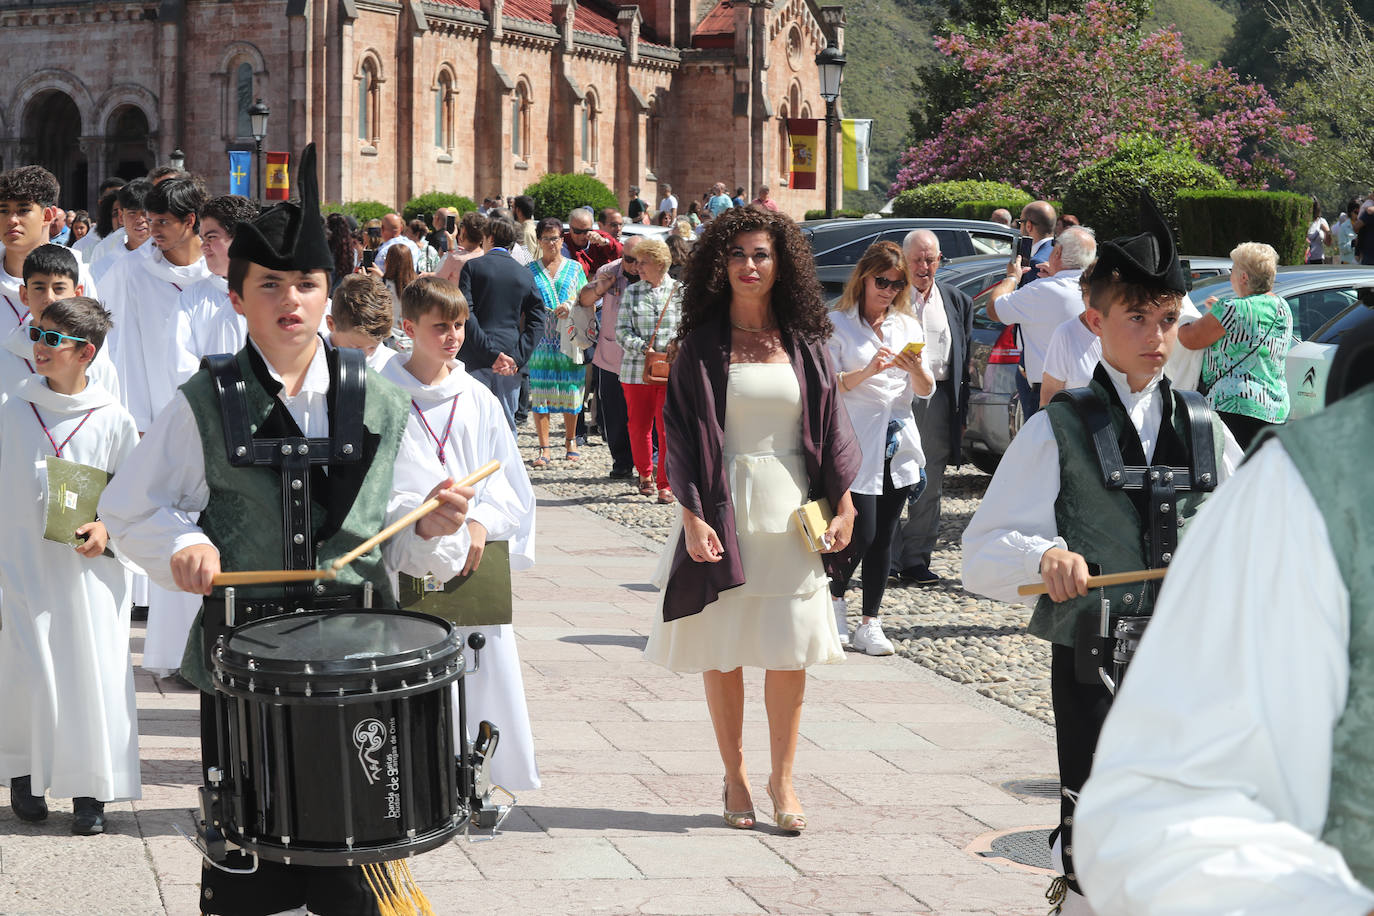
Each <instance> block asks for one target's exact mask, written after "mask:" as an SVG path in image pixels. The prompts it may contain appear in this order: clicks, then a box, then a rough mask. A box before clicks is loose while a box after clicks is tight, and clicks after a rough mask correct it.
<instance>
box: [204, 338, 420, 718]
mask: <svg viewBox="0 0 1374 916" xmlns="http://www.w3.org/2000/svg"><path fill="white" fill-rule="evenodd" d="M236 359H237V361H238V366H239V372H240V373H241V374H242V377H243V383H244V389H245V400H246V402H247V407H248V418H249V429H250V430H251V431H252V432H253V433H254V434H257V433H258V430H259V427H260V426H261V425H262V424H263V423H264V422H265V421H267V419H268V416H269V414H271V413H272V411H273V408H274V407H275V406H276V405H278V404H280V403H281V402H280V401H279V400H278V399H277V397H276V396H275V395H273V394H271V393H269V392H268V391H267V389H266V388H264V387H263V384H262V382H260V381H259V379H258V377H257V374H256V373H255V372H254V369H253V366H252V363H251V360H250V358H249V355H248V348H247V347H245V348H244V349H242V350H240V351H239V352H238V354H237V357H236ZM181 392H182V394H184V395H185V397H186V400H187V401H188V402H189V403H190V406H191V412H192V413H193V414H194V415H195V418H196V428H197V430H198V432H199V434H200V449H201V453H202V454H203V455H204V457H205V480H206V484H207V485H208V486H209V489H210V499H209V503H208V504H207V505H206V507H205V509H204V511H202V512H201V514H200V521H199V525H200V528H201V530H203V531H204V532H205V534H206V536H208V537H209V538H210V540H211V542H212V543H214V545H215V547H216V548H218V550H219V553H220V568H221V569H222V570H224V571H225V572H230V571H236V570H248V569H281V568H282V565H283V556H284V555H285V551H284V541H285V531H284V524H283V518H282V513H283V509H282V477H281V475H280V473H279V472H278V470H277V469H276V468H271V467H234V466H233V465H231V464H230V463H229V456H228V454H227V451H226V446H225V434H224V429H223V423H222V420H221V413H220V405H219V399H218V397H217V396H216V394H215V389H214V383H213V381H212V379H211V377H210V373H209V371H208V370H206V369H204V368H202V369H201V370H200V371H198V372H197V373H196V374H195V375H193V376H192V377H191V378H190V379H188V380H187V382H186V384H184V385H182V386H181ZM366 392H367V393H366V398H365V402H364V409H363V429H364V439H365V442H364V457H363V459H362V461H363V463H362V464H359V465H357V466H356V467H357V471H356V472H354V473H353V474H351V475H350V474H345V473H342V472H339V473H335V474H334V475H333V476H332V477H331V479H330V494H331V496H330V498H331V500H335V501H339V500H346V499H347V498H348V497H349V496H352V502H351V503H349V504H347V505H336V506H329V505H323V504H321V503H320V502H319V498H318V494H312V496H313V497H314V498H312V500H311V507H310V510H311V511H310V520H311V530H312V535H313V536H314V537H315V557H316V566H317V567H319V568H323V567H325V566H327V565H328V564H329V563H331V562H332V561H333V560H334V559H335V558H336V557H338V556H341V555H342V554H344V553H347V552H348V551H349V550H351V549H352V548H354V547H356V546H357V545H358V544H361V543H362V542H363V541H365V540H367V539H368V538H369V537H371V536H372V535H374V534H376V533H377V532H378V531H380V530H381V529H382V528H383V527H384V526H385V522H386V508H387V502H388V500H389V499H390V496H391V492H392V471H393V469H394V466H395V462H396V455H397V452H398V451H399V450H400V445H401V436H402V434H403V433H404V432H405V425H406V418H407V411H408V410H409V407H410V405H409V401H408V399H407V398H406V396H405V394H404V393H403V392H402V391H401V389H400V388H398V387H396V386H395V385H393V384H392V383H391V382H388V381H387V380H386V379H384V378H382V377H381V376H380V375H378V374H377V373H375V372H373V371H372V370H371V369H368V370H367V388H366ZM331 470H333V469H332V468H331ZM359 474H361V482H358V481H357V476H358V475H359ZM350 476H351V477H352V478H353V483H357V489H356V495H355V496H354V495H352V487H351V486H345V485H343V479H344V478H346V477H350ZM341 491H342V492H341ZM331 509H333V510H334V513H335V518H336V520H337V525H336V526H335V529H334V530H333V531H331V532H328V533H323V532H322V531H321V529H322V527H323V526H324V525H325V524H326V520H327V519H328V518H329V517H330V510H331ZM340 516H341V518H339V517H340ZM322 534H323V536H321V535H322ZM364 581H367V582H371V583H372V586H373V590H374V591H373V602H374V606H378V607H395V606H396V597H395V594H394V589H393V587H392V584H391V577H390V576H389V575H387V572H386V569H385V567H384V565H383V563H382V554H381V549H380V547H376V548H373V549H372V550H371V551H370V552H369V553H366V554H364V555H363V556H361V557H359V558H358V559H357V560H355V561H354V562H353V563H351V564H349V565H348V566H346V567H344V569H343V570H341V571H340V573H339V577H338V579H337V580H335V581H333V582H330V583H327V584H326V583H323V582H322V583H320V586H316V588H317V589H318V593H319V594H333V595H337V594H340V593H357V591H358V589H359V588H360V587H361V586H362V584H363V582H364ZM236 598H237V600H238V601H240V602H246V601H252V600H254V599H256V600H262V601H281V602H283V603H287V602H291V603H299V602H302V599H299V598H287V597H285V594H284V592H283V590H282V587H281V586H275V585H258V586H242V587H239V588H238V589H237V591H236ZM304 603H307V604H308V602H304ZM203 613H204V612H203V611H202V614H203ZM202 640H203V628H202V625H201V615H197V617H196V621H195V623H194V625H193V626H192V628H191V632H190V635H189V637H188V638H187V642H186V652H185V654H184V657H183V660H182V674H183V676H184V677H186V678H187V679H188V680H190V681H191V682H192V683H194V684H195V685H196V686H197V687H199V688H200V689H201V690H204V691H206V692H211V691H213V687H212V686H211V684H210V678H209V674H208V672H207V671H206V669H205V663H204V656H203V653H202Z"/></svg>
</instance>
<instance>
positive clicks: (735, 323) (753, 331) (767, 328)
mask: <svg viewBox="0 0 1374 916" xmlns="http://www.w3.org/2000/svg"><path fill="white" fill-rule="evenodd" d="M730 326H731V327H732V328H735V329H736V330H739V331H748V332H749V333H750V334H761V333H763V332H764V331H771V330H773V329H774V328H776V327H777V325H776V324H766V325H764V326H763V327H761V328H749V327H745V326H744V325H742V324H740V323H739V322H738V321H735V320H734V319H731V320H730Z"/></svg>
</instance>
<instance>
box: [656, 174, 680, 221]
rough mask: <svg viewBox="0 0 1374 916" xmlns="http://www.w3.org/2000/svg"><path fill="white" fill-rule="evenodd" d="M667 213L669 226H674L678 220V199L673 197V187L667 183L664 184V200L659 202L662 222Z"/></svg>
mask: <svg viewBox="0 0 1374 916" xmlns="http://www.w3.org/2000/svg"><path fill="white" fill-rule="evenodd" d="M665 213H666V214H668V225H672V222H673V220H675V219H677V198H676V197H674V196H673V186H672V185H670V184H668V182H666V181H665V182H663V199H662V200H660V201H659V202H658V216H659V221H660V222H662V219H663V214H665Z"/></svg>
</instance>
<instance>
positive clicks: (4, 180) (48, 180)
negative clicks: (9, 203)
mask: <svg viewBox="0 0 1374 916" xmlns="http://www.w3.org/2000/svg"><path fill="white" fill-rule="evenodd" d="M61 193H62V189H61V186H60V185H58V183H57V176H55V175H53V173H52V172H49V171H48V170H47V169H45V168H43V166H41V165H21V166H19V168H17V169H10V170H9V171H8V172H3V173H0V200H14V201H23V202H25V203H33V204H37V205H38V206H40V207H55V206H57V198H58V195H60V194H61Z"/></svg>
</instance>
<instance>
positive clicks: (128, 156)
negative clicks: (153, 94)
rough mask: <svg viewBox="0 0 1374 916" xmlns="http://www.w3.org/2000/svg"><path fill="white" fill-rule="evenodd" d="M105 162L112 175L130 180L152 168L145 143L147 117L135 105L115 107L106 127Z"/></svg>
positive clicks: (151, 161) (151, 154) (146, 138)
mask: <svg viewBox="0 0 1374 916" xmlns="http://www.w3.org/2000/svg"><path fill="white" fill-rule="evenodd" d="M105 145H106V156H105V161H106V162H108V163H109V171H110V174H111V175H114V176H116V177H118V178H123V179H124V180H125V181H133V180H134V179H135V178H142V177H143V176H144V175H147V174H148V173H149V172H150V171H152V169H153V151H152V149H150V145H149V143H148V116H147V115H145V114H144V113H143V109H141V108H138V107H136V106H134V105H125V106H123V107H121V108H116V109H115V110H114V111H113V112H112V113H111V114H110V121H109V123H108V124H106V125H105Z"/></svg>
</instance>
